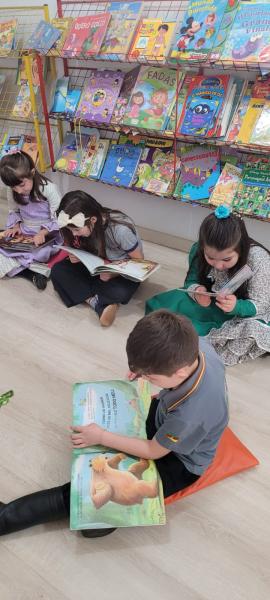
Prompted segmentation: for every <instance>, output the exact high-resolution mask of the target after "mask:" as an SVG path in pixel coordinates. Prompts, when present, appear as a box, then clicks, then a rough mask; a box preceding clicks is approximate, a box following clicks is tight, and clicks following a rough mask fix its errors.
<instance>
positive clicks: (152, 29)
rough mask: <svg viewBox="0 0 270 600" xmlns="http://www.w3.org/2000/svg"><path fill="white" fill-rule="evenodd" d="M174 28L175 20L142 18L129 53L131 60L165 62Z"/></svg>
mask: <svg viewBox="0 0 270 600" xmlns="http://www.w3.org/2000/svg"><path fill="white" fill-rule="evenodd" d="M174 29H175V22H174V21H173V22H172V21H162V20H161V19H141V21H140V23H139V26H138V28H137V30H136V33H135V36H134V39H133V40H132V44H131V47H130V50H129V53H128V58H129V60H134V61H138V62H140V60H141V61H149V60H153V61H155V62H159V61H160V62H164V59H165V57H166V56H167V53H168V49H169V46H170V43H171V39H172V35H173V32H174Z"/></svg>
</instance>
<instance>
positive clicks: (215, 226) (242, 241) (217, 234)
mask: <svg viewBox="0 0 270 600" xmlns="http://www.w3.org/2000/svg"><path fill="white" fill-rule="evenodd" d="M205 246H209V247H210V248H215V250H218V251H219V252H221V251H223V250H226V249H228V248H232V249H233V250H235V252H237V254H238V255H239V258H238V261H237V263H236V265H234V267H232V268H231V269H228V274H229V277H232V276H233V275H234V273H236V271H238V270H239V269H241V267H243V266H244V265H245V264H246V263H247V260H248V255H249V251H250V248H251V246H260V247H261V248H263V249H264V250H265V251H266V252H268V254H270V253H269V251H268V250H267V249H266V248H264V246H262V244H259V242H256V241H255V240H253V239H252V238H250V237H249V235H248V232H247V229H246V226H245V223H244V221H243V219H242V218H241V217H240V216H238V215H237V214H233V213H231V214H230V215H229V216H228V217H227V218H226V219H218V218H217V217H216V216H215V214H214V213H211V214H210V215H208V217H206V219H204V221H203V222H202V224H201V226H200V230H199V240H198V249H197V253H196V254H195V256H194V258H193V261H192V264H191V265H190V268H189V271H188V274H187V278H188V275H189V272H190V270H191V269H192V268H193V267H194V264H196V265H197V270H198V283H200V285H204V286H205V287H206V289H207V290H208V291H210V289H211V285H212V282H211V280H210V279H209V277H208V276H209V273H210V271H211V269H212V267H211V265H209V264H208V262H207V260H206V258H205V256H204V250H205ZM235 295H236V297H237V298H242V299H246V298H248V283H247V282H245V283H243V284H242V285H241V287H240V288H239V289H238V290H237V291H236V292H235Z"/></svg>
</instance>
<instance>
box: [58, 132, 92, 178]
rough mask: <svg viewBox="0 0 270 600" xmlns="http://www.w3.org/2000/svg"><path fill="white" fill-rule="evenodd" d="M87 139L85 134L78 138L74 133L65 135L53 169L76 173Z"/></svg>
mask: <svg viewBox="0 0 270 600" xmlns="http://www.w3.org/2000/svg"><path fill="white" fill-rule="evenodd" d="M88 137H89V136H88V135H86V134H81V135H80V137H79V136H77V135H76V134H75V133H70V132H69V133H66V135H65V138H64V141H63V144H62V146H61V148H60V151H59V154H58V157H57V159H56V162H55V164H54V169H55V170H56V171H64V172H66V173H71V174H72V173H76V170H77V168H78V165H79V164H80V162H81V158H82V154H83V150H84V148H85V147H86V145H87V142H88Z"/></svg>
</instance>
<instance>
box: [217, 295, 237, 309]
mask: <svg viewBox="0 0 270 600" xmlns="http://www.w3.org/2000/svg"><path fill="white" fill-rule="evenodd" d="M236 302H237V298H236V296H235V295H234V294H229V295H228V296H222V295H221V294H220V296H217V299H216V306H218V308H220V309H221V310H223V312H225V313H228V312H231V310H233V309H234V307H235V305H236Z"/></svg>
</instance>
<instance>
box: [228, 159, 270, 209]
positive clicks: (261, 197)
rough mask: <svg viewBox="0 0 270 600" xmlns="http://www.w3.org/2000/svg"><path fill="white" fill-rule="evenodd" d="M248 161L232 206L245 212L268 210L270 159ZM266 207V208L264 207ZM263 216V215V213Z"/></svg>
mask: <svg viewBox="0 0 270 600" xmlns="http://www.w3.org/2000/svg"><path fill="white" fill-rule="evenodd" d="M259 161H260V162H255V161H254V163H252V162H250V163H247V164H246V165H245V167H244V171H243V176H242V180H241V182H240V183H239V186H238V189H237V192H236V194H235V197H234V200H233V203H232V207H233V209H234V210H237V211H238V212H240V213H243V214H247V215H248V214H255V215H256V214H259V212H261V211H263V210H264V211H265V212H266V213H267V212H268V211H267V207H268V202H269V199H270V166H269V162H268V159H265V161H264V160H263V159H262V158H260V159H259ZM263 207H264V209H263ZM261 216H262V215H261Z"/></svg>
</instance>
